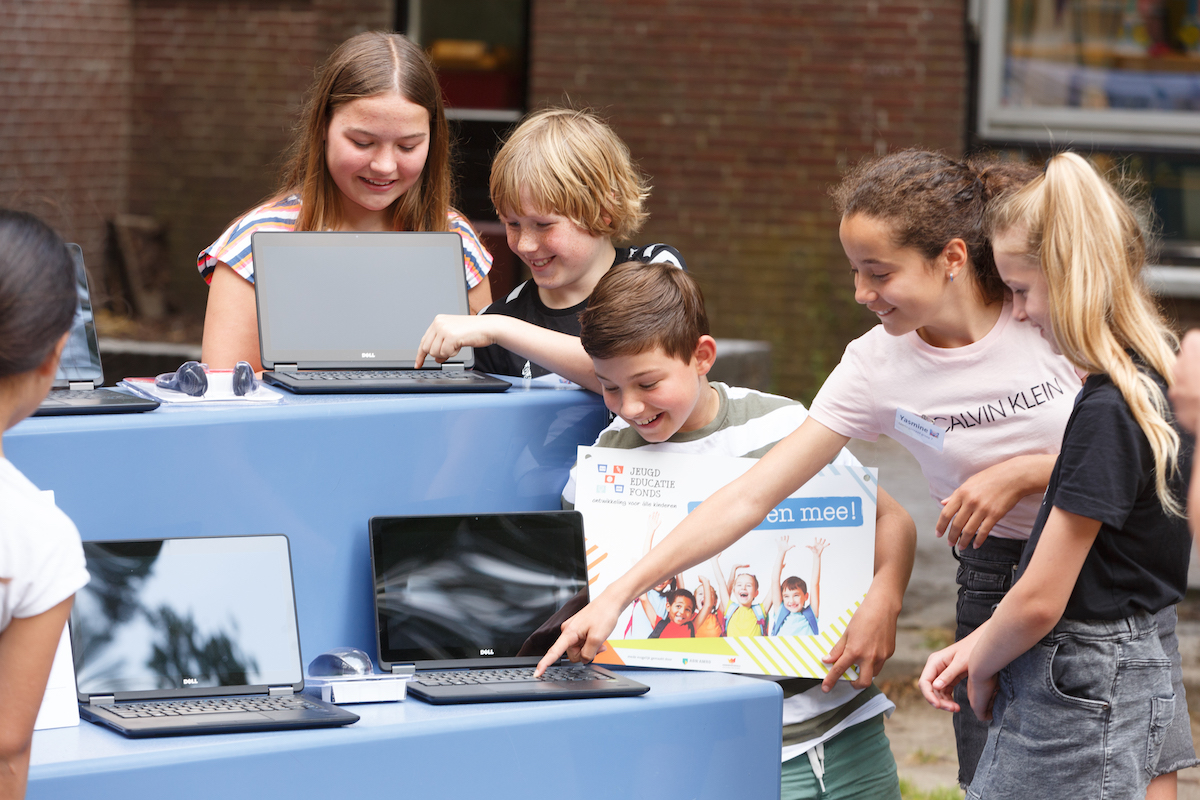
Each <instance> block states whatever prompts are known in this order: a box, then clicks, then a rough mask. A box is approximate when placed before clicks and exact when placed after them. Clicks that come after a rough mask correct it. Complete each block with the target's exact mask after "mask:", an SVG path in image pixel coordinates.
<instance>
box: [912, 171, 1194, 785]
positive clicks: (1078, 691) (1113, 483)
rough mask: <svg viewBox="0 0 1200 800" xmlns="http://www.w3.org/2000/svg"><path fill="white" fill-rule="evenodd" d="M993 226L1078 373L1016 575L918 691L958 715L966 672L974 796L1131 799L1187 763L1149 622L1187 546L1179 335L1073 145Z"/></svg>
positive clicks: (1140, 239)
mask: <svg viewBox="0 0 1200 800" xmlns="http://www.w3.org/2000/svg"><path fill="white" fill-rule="evenodd" d="M988 227H989V228H990V232H991V238H992V242H993V246H994V248H995V256H996V266H997V268H998V270H999V272H1000V276H1001V278H1002V279H1003V280H1004V282H1005V284H1006V285H1007V286H1008V287H1009V288H1010V289H1011V290H1012V293H1013V315H1014V316H1015V317H1017V318H1018V319H1027V320H1028V321H1029V322H1030V323H1032V324H1033V325H1034V326H1035V327H1037V328H1038V329H1039V330H1040V331H1041V334H1042V336H1043V337H1045V338H1046V340H1047V341H1049V342H1050V343H1051V344H1052V345H1053V346H1054V347H1055V349H1057V350H1058V351H1059V352H1061V353H1062V354H1063V355H1064V356H1065V357H1066V358H1067V359H1068V360H1070V361H1071V363H1072V364H1074V365H1075V367H1076V368H1077V369H1079V370H1080V371H1082V372H1086V373H1087V375H1088V377H1087V379H1086V381H1085V383H1084V387H1083V390H1082V391H1081V392H1080V395H1079V397H1078V399H1077V401H1076V403H1075V408H1074V410H1073V411H1072V413H1071V418H1070V420H1069V421H1068V423H1067V429H1066V432H1065V434H1064V436H1063V442H1062V448H1061V450H1060V454H1059V457H1058V461H1057V462H1056V464H1055V466H1054V471H1053V473H1052V474H1051V478H1050V484H1049V487H1048V488H1047V490H1046V494H1045V497H1044V499H1043V501H1042V507H1041V511H1040V513H1039V515H1038V519H1037V522H1036V523H1035V525H1034V528H1033V532H1032V534H1031V535H1030V539H1029V544H1028V546H1027V547H1026V549H1025V552H1024V554H1023V556H1022V558H1021V563H1020V565H1019V567H1018V572H1017V581H1016V583H1015V584H1014V586H1013V588H1012V589H1011V590H1010V591H1009V592H1008V594H1007V595H1006V596H1005V598H1004V599H1003V600H1002V601H1001V602H1000V604H999V606H998V607H997V609H996V612H995V613H994V614H993V616H992V618H991V619H990V620H989V621H988V622H987V623H985V624H984V625H982V626H980V627H979V628H978V629H977V630H976V632H975V633H973V634H972V635H971V636H968V637H967V638H965V639H963V640H961V641H959V642H957V643H955V644H954V645H952V646H951V647H949V648H946V649H945V650H942V651H939V652H937V653H934V654H933V655H932V656H930V659H929V662H928V664H927V665H926V668H925V671H924V673H923V674H922V676H921V682H920V685H921V689H922V691H923V693H924V694H925V696H926V698H927V699H928V700H929V702H930V703H932V704H933V705H935V706H937V707H939V708H944V709H948V710H958V704H957V703H955V702H954V700H953V699H952V696H951V688H952V687H953V686H954V685H955V684H957V683H958V682H959V681H960V680H961V679H962V678H963V677H964V676H965V677H966V678H967V695H968V698H969V702H970V705H971V708H972V710H973V711H974V712H975V714H976V716H978V717H979V718H980V719H991V726H990V728H989V733H988V741H987V745H986V746H985V748H984V752H983V756H982V757H981V759H980V762H979V767H978V770H977V772H976V774H975V779H974V781H973V782H972V784H971V787H970V789H969V791H968V797H988V798H991V797H1033V796H1036V797H1046V798H1052V797H1063V798H1067V797H1070V798H1075V797H1091V798H1106V797H1141V796H1142V795H1143V794H1144V793H1145V792H1146V790H1147V786H1148V784H1149V783H1150V780H1151V778H1153V777H1154V776H1156V775H1162V774H1167V773H1171V772H1174V771H1175V770H1177V769H1180V768H1182V767H1185V766H1190V765H1191V764H1194V763H1195V758H1194V753H1190V752H1189V753H1173V752H1164V741H1168V732H1170V733H1171V734H1174V731H1171V730H1170V728H1171V725H1172V721H1173V720H1177V719H1181V720H1182V722H1181V723H1180V722H1176V724H1177V725H1178V724H1183V725H1185V726H1186V725H1187V724H1188V723H1187V717H1186V715H1182V716H1181V715H1179V714H1178V713H1177V708H1176V706H1177V705H1178V706H1181V707H1182V705H1183V704H1184V703H1185V702H1186V701H1185V698H1184V697H1183V696H1182V688H1181V687H1182V684H1181V683H1179V682H1178V681H1173V676H1172V668H1173V664H1172V663H1171V660H1170V658H1168V656H1167V655H1166V653H1165V652H1164V649H1163V644H1162V641H1161V640H1160V637H1159V635H1158V627H1157V624H1156V622H1155V615H1156V614H1158V613H1159V612H1160V611H1163V610H1164V609H1168V608H1169V607H1171V606H1173V605H1174V604H1175V603H1177V602H1179V600H1180V599H1182V597H1183V595H1184V592H1185V590H1186V588H1187V568H1188V559H1189V554H1190V546H1191V538H1190V536H1189V535H1188V529H1187V522H1186V520H1185V518H1184V516H1183V497H1184V491H1185V487H1186V486H1187V481H1188V478H1189V475H1190V471H1191V456H1192V442H1191V440H1190V439H1189V438H1187V437H1186V436H1185V435H1182V434H1181V432H1180V429H1179V427H1178V425H1177V424H1176V422H1175V420H1174V418H1173V415H1172V414H1171V411H1170V408H1169V406H1168V405H1167V402H1166V392H1167V390H1168V387H1169V386H1170V384H1171V382H1172V377H1171V375H1172V369H1171V368H1172V366H1173V363H1174V360H1175V355H1174V353H1175V349H1176V346H1177V340H1176V337H1175V336H1174V334H1172V333H1171V331H1170V330H1169V329H1168V327H1167V326H1166V324H1165V322H1164V321H1163V319H1162V317H1161V316H1160V314H1159V313H1158V311H1157V309H1156V308H1155V306H1154V303H1153V302H1152V300H1151V298H1150V296H1149V294H1148V292H1147V290H1146V288H1145V285H1144V284H1143V282H1142V278H1141V270H1142V268H1143V266H1144V264H1145V256H1146V243H1145V238H1144V236H1143V233H1142V229H1141V226H1140V225H1139V223H1138V219H1137V216H1136V215H1135V213H1134V212H1133V210H1132V209H1131V207H1130V206H1129V204H1128V203H1126V202H1125V201H1124V200H1123V199H1122V197H1121V196H1120V195H1119V194H1118V193H1117V192H1116V191H1115V190H1114V189H1113V187H1112V186H1110V185H1109V183H1108V182H1107V181H1106V180H1105V179H1104V178H1103V177H1102V176H1101V175H1100V174H1099V173H1098V172H1097V171H1096V170H1095V169H1094V168H1093V167H1092V166H1091V165H1089V164H1088V163H1087V162H1086V161H1085V160H1084V159H1082V158H1080V157H1079V156H1078V155H1075V154H1073V153H1063V154H1060V155H1057V156H1055V157H1054V158H1052V159H1051V160H1050V162H1049V163H1048V165H1047V168H1046V171H1045V174H1044V175H1041V176H1039V177H1037V178H1035V179H1034V180H1033V181H1031V182H1030V183H1029V184H1027V185H1026V186H1025V187H1023V188H1021V189H1019V190H1018V191H1015V192H1013V193H1011V194H1010V195H1008V196H1006V197H1002V198H1000V199H998V200H997V201H996V202H995V203H993V205H992V206H991V207H990V209H989V219H988ZM1173 683H1175V684H1177V686H1173ZM1171 746H1173V745H1171ZM1188 750H1190V748H1188ZM1166 788H1168V789H1169V788H1171V787H1166Z"/></svg>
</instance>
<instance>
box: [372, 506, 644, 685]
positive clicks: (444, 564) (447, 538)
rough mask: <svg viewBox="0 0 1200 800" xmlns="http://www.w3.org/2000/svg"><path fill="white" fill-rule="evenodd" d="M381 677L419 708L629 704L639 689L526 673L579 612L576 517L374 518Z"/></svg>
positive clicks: (555, 672) (581, 551) (611, 676)
mask: <svg viewBox="0 0 1200 800" xmlns="http://www.w3.org/2000/svg"><path fill="white" fill-rule="evenodd" d="M370 531H371V564H372V569H373V574H374V576H375V618H376V627H377V630H378V637H379V666H380V668H381V669H383V671H384V672H392V673H395V674H410V675H412V676H413V678H412V680H410V681H409V683H408V694H409V695H411V696H413V697H417V698H420V699H421V700H424V701H426V702H429V703H436V704H443V703H488V702H497V701H502V700H557V699H567V698H581V697H611V696H616V697H627V696H631V695H639V694H644V693H646V692H647V691H649V687H648V686H645V685H643V684H640V683H637V682H636V681H632V680H630V679H629V678H626V677H624V676H623V675H621V674H619V673H616V672H610V671H609V670H606V669H602V668H600V667H593V666H587V665H578V664H571V663H569V662H565V661H564V662H560V664H558V665H555V666H551V667H550V668H549V669H548V670H547V671H546V673H545V675H543V676H542V677H541V678H540V679H535V678H534V677H533V669H534V667H535V666H536V665H537V663H538V661H539V660H540V659H541V657H542V656H544V655H545V654H546V651H547V650H549V648H550V646H551V645H552V644H553V643H554V641H555V640H557V639H558V635H559V627H560V626H561V625H562V623H563V622H564V621H565V620H566V619H568V618H569V617H570V616H571V615H572V614H574V613H575V612H576V611H578V610H579V609H580V608H582V607H583V606H584V605H586V604H587V601H588V583H587V562H586V555H585V546H584V537H583V517H582V516H581V515H580V514H579V513H578V512H576V511H546V512H523V513H513V514H461V515H449V516H428V517H373V518H372V519H371V522H370Z"/></svg>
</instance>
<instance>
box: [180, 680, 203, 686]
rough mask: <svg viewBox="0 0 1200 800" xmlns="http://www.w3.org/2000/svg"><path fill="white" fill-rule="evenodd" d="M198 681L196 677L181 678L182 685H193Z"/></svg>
mask: <svg viewBox="0 0 1200 800" xmlns="http://www.w3.org/2000/svg"><path fill="white" fill-rule="evenodd" d="M199 682H200V681H199V680H198V679H196V678H184V679H183V685H184V686H193V685H195V684H197V683H199Z"/></svg>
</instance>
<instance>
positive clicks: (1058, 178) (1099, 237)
mask: <svg viewBox="0 0 1200 800" xmlns="http://www.w3.org/2000/svg"><path fill="white" fill-rule="evenodd" d="M987 228H988V230H989V232H990V233H991V234H992V236H993V238H994V236H995V235H996V234H1000V233H1003V232H1005V231H1010V230H1015V229H1021V228H1024V229H1025V230H1026V231H1027V247H1028V250H1027V252H1028V253H1029V254H1030V255H1033V256H1035V257H1037V258H1038V260H1039V262H1040V263H1041V268H1042V272H1043V273H1044V274H1045V276H1046V283H1047V285H1048V287H1049V295H1050V321H1051V325H1052V327H1053V332H1054V339H1055V341H1056V342H1057V343H1058V347H1059V349H1060V350H1061V351H1062V354H1063V355H1064V356H1066V357H1067V359H1068V360H1070V362H1071V363H1072V364H1074V365H1075V366H1076V367H1078V368H1079V369H1081V370H1084V371H1086V372H1088V373H1104V374H1106V375H1108V376H1109V378H1111V379H1112V382H1113V384H1114V385H1115V386H1116V387H1117V389H1119V390H1120V392H1121V396H1122V397H1123V398H1125V402H1126V403H1128V404H1129V409H1130V411H1131V412H1132V413H1133V417H1134V419H1135V420H1136V421H1137V424H1138V426H1139V427H1140V428H1141V429H1142V432H1143V433H1145V435H1146V438H1147V439H1148V440H1149V441H1150V449H1151V451H1152V452H1153V453H1154V482H1155V489H1156V492H1157V494H1158V500H1159V502H1160V503H1161V504H1162V507H1163V510H1164V511H1165V512H1166V513H1167V514H1168V515H1174V516H1180V517H1182V516H1183V515H1184V509H1183V505H1182V503H1181V502H1180V501H1179V499H1178V498H1176V497H1175V496H1174V494H1173V493H1172V491H1171V488H1170V486H1169V483H1168V482H1169V481H1170V479H1171V478H1173V477H1174V476H1175V475H1176V473H1177V472H1178V469H1179V446H1180V442H1179V434H1178V433H1177V432H1176V431H1175V429H1174V428H1173V427H1172V425H1171V421H1170V420H1171V417H1172V415H1171V410H1170V406H1169V405H1168V404H1167V399H1166V397H1165V396H1164V395H1163V392H1162V390H1161V389H1160V388H1159V386H1158V384H1157V383H1156V382H1155V381H1154V379H1153V378H1152V377H1151V376H1150V375H1148V374H1146V373H1145V372H1144V371H1142V370H1140V369H1138V367H1137V364H1135V363H1134V360H1133V358H1132V357H1131V356H1130V354H1129V352H1128V351H1130V350H1132V351H1133V352H1134V353H1136V354H1137V355H1138V356H1139V357H1140V358H1141V359H1142V360H1143V361H1144V362H1145V363H1146V365H1147V366H1149V367H1150V368H1151V369H1153V370H1154V371H1155V372H1157V373H1158V374H1159V375H1161V376H1162V378H1163V380H1164V381H1165V382H1166V383H1167V385H1168V386H1169V385H1170V384H1171V383H1173V381H1174V378H1173V376H1172V368H1173V366H1174V363H1175V352H1176V351H1177V350H1178V349H1179V338H1178V337H1177V336H1176V335H1175V334H1174V333H1173V332H1172V331H1171V329H1170V328H1168V327H1167V324H1166V322H1165V321H1164V320H1163V318H1162V315H1161V314H1160V313H1159V311H1158V309H1157V307H1156V306H1155V304H1154V302H1153V300H1152V299H1151V297H1150V294H1149V292H1148V291H1147V289H1146V286H1145V283H1144V282H1143V280H1142V268H1143V267H1144V266H1145V263H1146V238H1145V234H1144V233H1143V231H1142V228H1141V225H1139V223H1138V219H1137V216H1136V215H1135V214H1134V212H1133V210H1132V209H1131V208H1130V205H1129V204H1128V203H1127V202H1126V201H1125V200H1124V198H1122V197H1121V195H1120V194H1119V193H1118V192H1117V191H1116V190H1115V189H1114V188H1113V187H1112V185H1111V184H1109V182H1108V181H1107V180H1105V179H1104V178H1103V177H1102V176H1101V175H1100V174H1099V173H1098V172H1097V171H1096V170H1095V168H1093V167H1092V166H1091V164H1089V163H1088V162H1087V161H1085V160H1084V159H1083V158H1082V157H1080V156H1078V155H1076V154H1075V153H1060V154H1058V155H1056V156H1054V157H1053V158H1051V159H1050V161H1049V162H1048V163H1047V165H1046V172H1045V173H1044V174H1043V175H1040V176H1038V177H1036V178H1034V179H1033V180H1032V181H1031V182H1030V183H1028V184H1027V185H1026V186H1024V187H1023V188H1021V189H1019V190H1017V191H1015V192H1013V193H1011V194H1009V195H1007V196H1004V197H1001V198H999V199H998V200H997V201H996V202H995V203H994V204H993V205H992V207H991V208H990V209H989V213H988V220H987Z"/></svg>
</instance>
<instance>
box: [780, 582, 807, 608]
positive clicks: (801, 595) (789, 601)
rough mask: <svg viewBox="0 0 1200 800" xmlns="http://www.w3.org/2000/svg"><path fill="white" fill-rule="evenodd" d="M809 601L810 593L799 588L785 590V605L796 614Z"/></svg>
mask: <svg viewBox="0 0 1200 800" xmlns="http://www.w3.org/2000/svg"><path fill="white" fill-rule="evenodd" d="M807 602H808V593H806V592H802V591H800V590H799V589H787V588H785V589H784V590H783V607H784V608H786V609H787V610H788V611H790V612H791V613H793V614H795V613H796V612H797V611H799V610H800V609H802V608H804V605H805V604H806V603H807Z"/></svg>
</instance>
